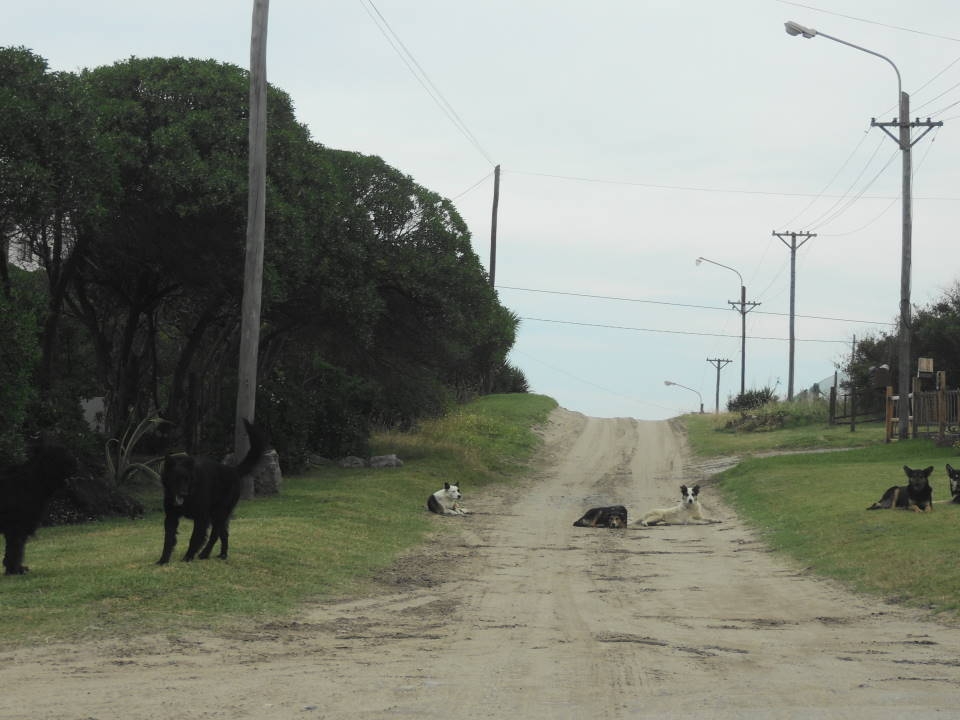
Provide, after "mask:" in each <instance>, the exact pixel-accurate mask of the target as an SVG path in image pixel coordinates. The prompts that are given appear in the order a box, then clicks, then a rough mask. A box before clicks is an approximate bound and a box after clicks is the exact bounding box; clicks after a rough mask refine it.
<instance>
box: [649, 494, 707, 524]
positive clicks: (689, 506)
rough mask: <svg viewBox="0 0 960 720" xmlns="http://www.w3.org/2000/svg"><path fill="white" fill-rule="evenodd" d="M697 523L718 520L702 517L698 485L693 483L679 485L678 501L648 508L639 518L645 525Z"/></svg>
mask: <svg viewBox="0 0 960 720" xmlns="http://www.w3.org/2000/svg"><path fill="white" fill-rule="evenodd" d="M691 522H692V523H694V524H697V525H706V524H708V523H717V522H720V521H719V520H711V519H710V518H707V517H704V515H703V507H702V506H701V505H700V486H699V485H694V486H693V487H687V486H686V485H681V486H680V502H679V503H677V504H676V505H674V506H673V507H670V508H657V509H654V510H649V511H647V513H646V514H645V515H644V516H643V517H642V518H640V524H641V525H643V526H647V525H657V524H663V525H687V524H688V523H691Z"/></svg>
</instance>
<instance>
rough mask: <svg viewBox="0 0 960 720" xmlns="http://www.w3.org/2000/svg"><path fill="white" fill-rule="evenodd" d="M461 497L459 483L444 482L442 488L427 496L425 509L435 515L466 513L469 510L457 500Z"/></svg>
mask: <svg viewBox="0 0 960 720" xmlns="http://www.w3.org/2000/svg"><path fill="white" fill-rule="evenodd" d="M462 497H463V493H461V492H460V486H459V485H451V484H450V483H447V482H445V483H444V484H443V490H437V491H436V492H435V493H434V494H433V495H431V496H430V497H428V498H427V510H429V511H430V512H434V513H436V514H437V515H466V514H468V513H469V512H470V511H469V510H467V509H466V508H465V507H462V506H461V505H460V503H459V502H457V501H458V500H460V498H462Z"/></svg>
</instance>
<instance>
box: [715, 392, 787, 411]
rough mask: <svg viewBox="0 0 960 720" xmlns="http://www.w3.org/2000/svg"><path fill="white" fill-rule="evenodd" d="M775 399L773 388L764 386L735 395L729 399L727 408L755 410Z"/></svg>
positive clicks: (730, 409)
mask: <svg viewBox="0 0 960 720" xmlns="http://www.w3.org/2000/svg"><path fill="white" fill-rule="evenodd" d="M776 399H777V396H776V395H775V394H774V392H773V388H770V387H765V388H763V389H762V390H747V391H746V392H742V393H740V394H739V395H737V397H735V398H734V399H733V400H729V401H728V402H727V410H728V411H730V412H745V411H747V410H755V409H756V408H759V407H763V406H764V405H766V404H767V403H770V402H773V401H774V400H776Z"/></svg>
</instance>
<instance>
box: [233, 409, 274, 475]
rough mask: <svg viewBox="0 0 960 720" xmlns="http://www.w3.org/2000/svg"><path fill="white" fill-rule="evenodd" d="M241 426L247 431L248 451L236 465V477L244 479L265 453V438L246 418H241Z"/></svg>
mask: <svg viewBox="0 0 960 720" xmlns="http://www.w3.org/2000/svg"><path fill="white" fill-rule="evenodd" d="M243 426H244V427H245V428H246V429H247V437H248V438H250V449H249V450H247V454H246V456H245V457H244V458H243V460H241V461H240V464H239V465H237V477H244V476H245V475H249V474H250V473H251V472H253V469H254V468H255V467H256V466H257V463H258V462H260V458H261V457H263V454H264V453H265V452H266V451H267V438H266V436H264V434H263V432H262V431H260V430H259V429H258V428H256V427H254V425H253V423H251V422H250V421H249V420H247V419H246V418H243Z"/></svg>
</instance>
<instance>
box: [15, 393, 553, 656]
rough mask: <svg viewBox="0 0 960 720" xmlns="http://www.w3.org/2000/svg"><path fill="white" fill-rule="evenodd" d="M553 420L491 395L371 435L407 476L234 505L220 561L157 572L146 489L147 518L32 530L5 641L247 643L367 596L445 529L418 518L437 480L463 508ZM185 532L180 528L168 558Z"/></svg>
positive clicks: (514, 467)
mask: <svg viewBox="0 0 960 720" xmlns="http://www.w3.org/2000/svg"><path fill="white" fill-rule="evenodd" d="M554 407H556V403H555V402H554V401H553V400H552V399H550V398H547V397H544V396H540V395H527V394H513V395H490V396H486V397H484V398H481V399H479V400H477V401H475V402H472V403H468V404H466V405H462V406H460V407H459V408H458V409H456V410H454V411H452V412H451V413H450V414H448V415H447V416H446V417H444V418H442V419H440V420H436V421H429V422H424V423H423V424H422V425H420V426H419V427H418V428H417V429H415V430H412V431H410V432H405V433H394V432H392V433H387V434H377V435H375V436H374V438H373V440H372V445H373V451H374V454H377V453H383V454H386V453H396V454H397V455H398V456H399V457H400V458H401V459H402V460H403V462H404V465H403V467H399V468H383V469H344V468H340V467H338V466H336V465H333V464H331V465H324V466H323V467H320V468H316V469H313V470H311V471H309V472H307V473H304V474H302V475H299V476H297V477H292V478H287V479H286V480H285V481H284V486H283V491H282V492H281V493H280V494H279V495H277V496H271V497H267V498H261V499H256V500H251V501H241V502H240V505H239V506H238V507H237V511H236V514H235V517H234V519H233V521H232V522H231V526H230V527H231V541H232V542H231V545H230V551H231V552H230V559H229V560H228V561H226V562H221V561H219V560H215V559H211V560H207V561H199V560H196V561H194V562H191V563H183V562H180V561H179V560H177V561H175V562H171V563H170V564H169V565H166V566H162V567H161V566H157V565H155V564H154V563H155V562H156V560H157V558H158V557H159V556H160V547H161V544H162V537H163V518H162V513H161V512H160V505H161V497H160V490H159V488H158V487H157V486H156V485H141V486H139V487H138V488H137V492H138V495H139V497H140V500H141V502H142V503H143V505H144V506H145V507H146V508H147V513H146V515H145V517H144V518H142V519H138V520H122V519H113V520H105V521H101V522H94V523H89V524H86V525H72V526H60V527H49V528H41V529H40V531H39V533H38V536H37V538H35V539H34V540H32V541H31V542H30V543H29V544H28V546H27V564H28V565H29V566H31V568H32V569H31V571H30V572H29V573H28V574H27V575H24V576H18V577H0V608H2V613H3V618H4V628H5V630H4V638H3V641H2V642H3V643H5V644H7V645H10V644H18V643H24V642H30V643H40V642H55V641H63V640H74V639H83V638H89V637H94V636H102V635H107V636H109V635H115V634H131V633H145V632H166V631H170V632H180V631H181V630H182V629H185V628H191V627H197V628H205V629H214V630H226V629H241V630H242V629H243V627H245V626H249V624H250V623H254V622H264V621H270V620H276V619H282V618H284V617H285V616H289V615H290V614H292V613H293V612H295V611H296V610H297V609H298V608H300V607H301V606H302V604H303V603H304V602H306V601H308V600H311V599H317V598H331V597H337V596H338V595H344V594H347V593H354V592H357V591H359V590H362V589H363V587H364V585H365V584H366V583H369V582H371V581H372V580H373V579H374V578H375V577H376V574H377V572H378V571H380V570H382V569H383V568H385V567H387V566H388V565H390V564H391V563H392V562H393V561H394V560H395V559H396V558H397V557H398V556H399V555H400V554H401V553H403V552H404V551H406V550H409V549H410V548H412V547H414V546H416V545H417V544H418V543H421V542H424V541H425V540H426V539H427V538H428V537H431V536H432V535H433V534H434V533H438V532H440V533H442V532H444V531H447V530H448V528H449V525H447V526H445V525H444V523H443V522H442V521H439V522H438V520H439V519H438V518H437V517H436V516H433V515H430V514H429V513H427V512H426V510H425V509H424V508H425V505H426V500H427V496H428V495H429V494H430V493H432V492H434V491H435V490H437V489H439V488H440V487H442V486H443V483H444V481H456V482H460V483H462V485H463V487H464V488H465V491H466V497H467V498H469V497H470V494H471V493H473V492H475V491H476V490H477V489H478V488H481V487H483V486H485V485H488V484H490V483H493V482H509V481H511V480H512V479H514V478H517V477H518V476H519V475H521V474H522V470H523V468H524V467H525V465H526V463H527V462H528V460H529V458H530V456H531V454H532V453H533V451H534V450H535V449H536V447H537V446H538V444H539V439H538V436H537V435H536V432H535V428H536V427H537V426H538V425H542V424H543V423H544V421H545V420H546V418H547V415H548V414H549V413H550V411H551V410H552V409H553V408H554ZM142 477H146V476H142ZM191 527H192V522H191V521H188V520H187V521H181V523H180V541H179V543H178V545H177V549H176V550H175V558H179V557H180V556H182V553H183V551H184V550H185V549H186V542H187V538H188V536H189V532H190V529H191ZM212 588H215V589H216V590H215V591H212V590H211V589H212Z"/></svg>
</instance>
